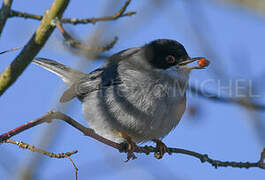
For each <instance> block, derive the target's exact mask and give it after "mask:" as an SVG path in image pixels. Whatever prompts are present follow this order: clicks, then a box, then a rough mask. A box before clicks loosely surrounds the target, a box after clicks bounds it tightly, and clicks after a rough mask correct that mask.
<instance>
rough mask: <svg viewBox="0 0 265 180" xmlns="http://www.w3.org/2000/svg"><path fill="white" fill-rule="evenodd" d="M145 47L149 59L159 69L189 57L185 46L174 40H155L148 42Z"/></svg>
mask: <svg viewBox="0 0 265 180" xmlns="http://www.w3.org/2000/svg"><path fill="white" fill-rule="evenodd" d="M144 48H145V56H146V58H147V60H148V61H149V63H150V64H151V65H152V66H153V67H155V68H158V69H167V68H169V67H171V66H174V65H177V64H178V63H180V62H182V61H185V60H187V59H189V56H188V54H187V52H186V50H185V48H184V46H183V45H182V44H180V43H179V42H177V41H174V40H169V39H158V40H154V41H152V42H150V43H149V44H146V45H145V46H144Z"/></svg>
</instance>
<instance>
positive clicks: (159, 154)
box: [152, 139, 168, 159]
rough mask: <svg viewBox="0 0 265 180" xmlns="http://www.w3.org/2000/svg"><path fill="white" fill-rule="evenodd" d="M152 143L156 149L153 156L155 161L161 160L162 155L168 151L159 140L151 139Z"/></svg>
mask: <svg viewBox="0 0 265 180" xmlns="http://www.w3.org/2000/svg"><path fill="white" fill-rule="evenodd" d="M152 141H153V142H155V143H156V149H157V152H155V154H154V156H155V158H157V159H161V158H162V157H163V155H164V154H165V153H166V152H167V151H168V149H167V146H166V145H165V144H164V143H163V142H162V141H160V140H159V139H152Z"/></svg>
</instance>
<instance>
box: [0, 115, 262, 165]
mask: <svg viewBox="0 0 265 180" xmlns="http://www.w3.org/2000/svg"><path fill="white" fill-rule="evenodd" d="M54 119H59V120H62V121H65V122H66V123H68V124H69V125H71V126H72V127H74V128H76V129H77V130H79V131H81V132H82V133H83V134H84V135H86V136H89V137H92V138H94V139H96V140H98V141H100V142H102V143H104V144H106V145H108V146H111V147H113V148H115V149H117V150H119V151H120V152H128V149H127V147H125V146H124V145H123V144H118V143H115V142H113V141H110V140H108V139H105V138H104V137H102V136H100V135H98V134H96V133H95V132H94V130H93V129H90V128H87V127H85V126H83V125H82V124H80V123H78V122H77V121H75V120H74V119H72V118H71V117H69V116H67V115H65V114H63V113H61V112H50V113H48V114H46V115H44V116H42V117H40V118H38V119H36V120H34V121H31V122H28V123H26V124H24V125H22V126H20V127H18V128H15V129H13V130H11V131H9V132H7V133H4V134H2V135H1V136H0V143H1V142H4V141H6V140H7V139H9V138H10V137H12V136H14V135H16V134H19V133H20V132H23V131H25V130H27V129H29V128H32V127H34V126H37V125H39V124H42V123H44V122H50V121H51V120H54ZM264 151H265V150H264ZM264 151H263V152H262V153H261V157H260V160H259V161H257V162H254V163H250V162H234V161H220V160H214V159H212V158H209V157H208V155H207V154H200V153H197V152H194V151H189V150H185V149H180V148H168V150H167V153H168V154H172V153H179V154H185V155H189V156H193V157H195V158H197V159H199V160H200V161H201V162H202V163H204V162H208V163H209V164H211V165H212V166H214V167H215V168H217V167H237V168H251V167H258V168H261V169H265V164H264V157H265V152H264ZM134 152H136V153H145V154H149V153H151V152H153V153H155V152H158V149H157V148H155V147H152V146H144V147H139V148H136V149H135V150H134Z"/></svg>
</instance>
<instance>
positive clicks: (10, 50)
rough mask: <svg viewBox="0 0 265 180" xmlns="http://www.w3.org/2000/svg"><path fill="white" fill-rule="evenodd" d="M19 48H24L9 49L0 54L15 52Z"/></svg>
mask: <svg viewBox="0 0 265 180" xmlns="http://www.w3.org/2000/svg"><path fill="white" fill-rule="evenodd" d="M21 48H24V46H20V47H15V48H11V49H8V50H5V51H2V52H0V54H5V53H8V52H12V51H16V50H19V49H21Z"/></svg>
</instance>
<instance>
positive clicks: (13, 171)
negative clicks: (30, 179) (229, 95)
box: [0, 0, 265, 180]
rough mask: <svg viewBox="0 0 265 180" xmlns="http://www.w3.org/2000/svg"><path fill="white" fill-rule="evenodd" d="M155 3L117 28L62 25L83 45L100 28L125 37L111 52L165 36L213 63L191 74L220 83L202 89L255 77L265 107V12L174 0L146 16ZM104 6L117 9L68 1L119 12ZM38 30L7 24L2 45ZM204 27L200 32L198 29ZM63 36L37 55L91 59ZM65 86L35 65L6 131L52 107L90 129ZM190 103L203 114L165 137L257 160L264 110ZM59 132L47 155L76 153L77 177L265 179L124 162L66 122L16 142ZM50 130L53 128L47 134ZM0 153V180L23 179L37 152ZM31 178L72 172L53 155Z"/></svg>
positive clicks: (36, 6) (5, 60) (19, 86)
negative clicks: (66, 98)
mask: <svg viewBox="0 0 265 180" xmlns="http://www.w3.org/2000/svg"><path fill="white" fill-rule="evenodd" d="M51 2H52V1H51V0H49V1H33V0H28V1H27V4H26V3H25V2H22V1H14V3H13V8H14V9H15V10H20V11H26V12H30V13H35V14H42V13H43V12H44V10H45V9H47V8H48V7H49V5H50V4H51ZM120 2H122V1H120ZM149 2H151V1H141V2H140V1H132V3H131V4H130V6H129V8H128V11H137V14H136V15H135V16H132V17H128V18H127V17H125V18H122V19H119V20H117V21H115V22H100V23H98V24H96V25H91V24H88V25H77V26H72V25H65V28H66V29H67V30H69V31H70V32H73V33H74V34H76V35H77V36H78V37H79V38H80V39H84V40H86V39H88V37H89V35H91V34H94V33H96V32H97V31H98V30H99V29H102V27H103V29H104V28H105V33H104V34H103V35H102V36H101V37H100V40H101V41H104V40H105V39H107V41H110V40H112V38H113V37H114V36H118V37H119V41H118V43H117V44H116V45H115V47H114V48H113V49H111V50H110V51H109V52H107V54H113V53H115V52H118V51H120V50H123V49H126V48H129V47H134V46H140V45H143V44H145V43H147V42H149V41H151V40H154V39H158V38H169V39H175V40H178V41H180V42H181V43H182V44H184V46H185V48H186V50H187V51H188V53H189V55H190V56H206V57H207V58H208V59H210V60H211V62H212V64H211V66H210V67H209V68H208V69H206V70H203V71H196V72H194V73H192V74H191V81H190V83H191V84H196V83H201V82H203V81H205V80H209V79H211V80H213V81H214V83H212V84H209V87H205V88H206V89H207V90H210V91H211V92H217V91H218V84H217V82H218V81H220V82H221V83H222V85H223V86H225V85H227V84H228V83H229V80H231V81H232V82H233V83H235V82H236V80H238V79H243V80H244V81H245V82H249V80H251V82H253V83H254V84H255V86H256V87H257V90H258V91H257V94H258V95H259V97H258V98H255V100H256V101H258V102H260V103H263V104H264V88H265V87H264V85H263V84H264V76H265V74H264V72H265V71H264V67H265V61H263V59H262V58H263V57H264V42H265V36H264V31H265V23H264V17H263V16H262V15H260V14H255V13H254V12H252V11H249V10H247V9H243V8H238V7H236V6H228V5H221V4H218V3H214V2H211V1H207V0H204V1H203V0H201V1H198V3H196V4H195V5H191V4H190V3H184V2H183V1H174V2H173V1H170V0H169V1H168V4H169V5H165V6H159V7H155V6H152V5H150V7H149V10H146V8H147V7H148V6H147V4H148V3H149ZM116 3H117V2H116ZM28 4H30V6H28ZM107 4H110V3H108V2H107V1H106V0H102V1H98V2H96V1H95V2H93V3H91V2H89V3H85V2H83V4H82V5H80V2H78V1H71V3H70V4H69V6H68V9H67V10H66V12H65V14H64V16H65V17H79V18H86V17H98V16H102V15H106V14H112V12H116V11H117V10H118V9H119V6H117V7H116V9H114V10H112V11H111V10H109V9H108V5H107ZM117 4H119V3H117ZM141 20H142V22H141V23H138V22H139V21H141ZM38 25H39V22H38V21H35V20H29V19H28V20H24V19H20V18H12V19H10V20H8V22H7V24H6V26H5V29H4V31H3V33H2V36H1V39H0V40H1V41H0V51H3V50H6V49H9V48H13V47H18V46H21V45H24V44H25V43H26V42H27V41H28V40H29V39H30V37H31V35H32V34H33V32H34V30H35V29H36V28H37V26H38ZM198 30H199V32H200V35H201V36H198V33H196V32H197V31H198ZM200 38H203V39H200ZM204 39H206V40H207V42H208V43H209V45H208V46H207V48H205V46H204V45H203V42H204ZM61 40H62V37H61V35H60V33H59V32H58V30H55V32H54V33H53V35H52V36H51V37H50V39H49V41H48V42H47V44H46V45H45V47H44V48H43V49H42V50H41V51H40V53H39V54H38V56H39V57H45V58H51V59H55V60H57V61H59V62H61V63H63V64H67V65H69V66H71V67H75V66H77V64H78V63H79V62H81V61H86V59H85V57H82V56H77V55H74V54H71V53H70V52H69V51H67V50H66V49H65V48H63V47H62V43H61ZM213 52H214V53H213ZM18 53H19V51H18V52H12V53H8V54H4V55H1V57H0V58H1V64H0V70H1V71H2V70H3V69H4V68H5V67H6V66H7V65H8V64H9V63H10V62H12V60H13V59H14V58H15V57H16V55H17V54H18ZM103 62H104V59H100V60H98V61H96V62H94V63H86V64H89V66H87V67H82V71H84V72H90V71H91V70H93V69H95V68H96V67H99V66H100V65H101V64H102V63H103ZM219 72H220V73H221V76H220V73H219ZM218 73H219V74H218ZM65 88H66V86H65V85H64V84H63V83H62V81H61V80H60V79H59V78H58V77H57V76H55V75H54V74H52V73H50V72H48V71H46V70H44V69H42V68H39V67H37V66H36V65H29V67H28V68H27V69H26V71H25V72H24V73H23V74H22V75H21V76H20V78H19V79H18V80H17V81H16V83H15V84H14V85H13V86H12V87H10V88H9V89H8V91H6V93H5V94H4V95H3V96H2V97H1V100H0V107H1V110H0V112H1V122H2V124H1V126H0V133H3V132H6V131H8V130H10V129H12V128H15V127H17V126H19V125H21V124H23V123H25V122H27V121H30V120H33V119H35V118H37V117H39V116H41V115H43V114H44V113H45V112H47V111H49V110H51V109H60V110H63V111H64V112H67V114H68V115H70V116H71V117H73V118H74V119H76V120H78V121H79V122H81V123H82V124H86V122H85V120H84V117H83V115H82V112H81V103H80V102H79V101H78V100H73V101H72V102H70V103H67V104H63V105H62V104H59V103H58V101H59V98H60V95H61V93H62V91H63V90H64V89H65ZM223 93H224V94H225V93H226V92H223ZM188 94H189V93H188ZM187 101H188V107H196V108H197V109H198V111H199V112H198V113H197V114H195V116H191V115H189V113H185V115H184V116H183V118H182V120H181V122H180V124H179V125H178V126H177V128H176V129H175V130H174V131H172V132H171V133H170V134H169V135H168V136H167V137H166V138H165V139H164V142H165V143H166V144H167V145H168V146H169V147H180V148H185V149H189V150H194V151H197V152H200V153H206V154H208V155H209V156H210V157H212V158H214V159H219V160H231V161H251V162H253V161H257V160H258V159H259V155H260V152H261V151H262V149H263V147H264V145H265V137H264V133H263V134H262V133H261V134H260V133H257V129H256V128H255V122H256V121H255V119H254V118H253V117H255V118H256V119H258V120H257V121H258V122H260V124H259V126H261V127H263V129H264V128H265V123H264V115H265V113H264V112H255V113H250V112H249V111H246V110H245V109H244V108H242V107H240V106H238V105H234V104H223V103H216V102H212V101H208V100H205V99H203V98H200V97H197V96H194V95H192V94H189V95H188V100H187ZM56 126H57V127H56ZM54 128H56V133H55V137H56V138H55V139H54V140H53V141H52V144H51V145H50V146H49V148H48V150H49V151H52V152H67V151H72V150H75V149H77V150H79V153H78V154H76V155H73V156H72V159H73V160H74V162H75V163H76V164H77V166H78V168H79V177H80V179H88V177H90V178H93V179H95V178H96V179H125V178H127V179H135V178H139V179H173V178H174V179H185V180H195V179H205V180H207V179H209V180H211V179H215V180H221V179H252V178H253V177H255V179H256V180H259V179H260V180H261V179H264V178H265V173H264V171H262V170H260V169H257V168H252V169H248V170H246V169H237V168H218V169H214V168H213V167H211V166H210V165H209V164H201V163H200V161H199V160H197V159H195V158H193V157H189V156H184V155H172V156H169V155H165V157H164V158H163V159H162V160H156V159H155V158H153V156H152V155H149V156H146V155H137V156H138V159H137V160H134V161H130V162H128V163H124V162H123V161H124V160H125V159H126V155H125V154H120V153H119V152H117V150H114V149H112V148H110V147H107V146H105V145H103V144H101V143H99V142H97V141H95V140H93V139H91V138H88V137H84V136H83V135H82V134H81V133H80V132H78V131H77V130H74V129H73V128H71V127H69V126H68V125H66V124H63V123H57V122H53V123H50V124H43V125H41V126H38V127H35V128H33V129H30V130H28V131H25V132H23V133H21V134H19V135H17V136H15V137H13V139H14V140H18V141H23V142H27V143H30V144H34V145H36V146H38V144H39V141H40V140H39V139H40V138H43V137H44V136H45V139H46V136H48V135H51V134H52V129H54ZM47 130H50V132H49V133H47V132H46V131H47ZM45 132H46V134H45ZM47 134H48V135H47ZM47 138H48V137H47ZM39 146H41V147H42V145H39ZM0 147H1V148H0V159H1V160H0V177H4V179H11V178H14V177H16V176H17V174H18V173H19V172H20V171H22V170H23V167H26V165H27V164H29V163H30V162H32V157H33V156H35V155H36V153H32V152H28V151H27V150H22V149H18V148H17V147H16V146H14V145H9V144H2V145H1V146H0ZM43 148H45V147H44V146H43ZM34 177H35V178H36V179H41V180H44V179H58V177H62V178H64V179H74V170H73V167H72V165H71V163H70V162H69V161H68V160H67V159H50V158H47V157H44V156H42V157H41V163H40V166H39V167H38V168H37V172H36V174H35V176H34Z"/></svg>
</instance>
